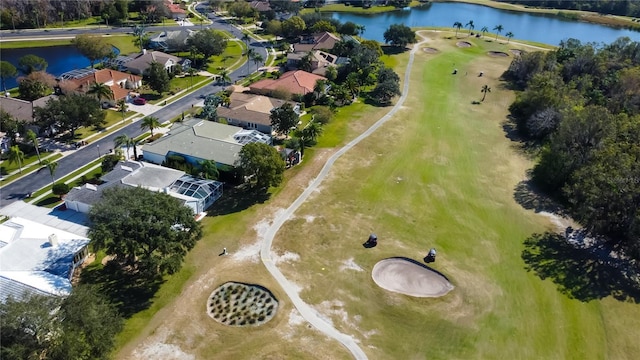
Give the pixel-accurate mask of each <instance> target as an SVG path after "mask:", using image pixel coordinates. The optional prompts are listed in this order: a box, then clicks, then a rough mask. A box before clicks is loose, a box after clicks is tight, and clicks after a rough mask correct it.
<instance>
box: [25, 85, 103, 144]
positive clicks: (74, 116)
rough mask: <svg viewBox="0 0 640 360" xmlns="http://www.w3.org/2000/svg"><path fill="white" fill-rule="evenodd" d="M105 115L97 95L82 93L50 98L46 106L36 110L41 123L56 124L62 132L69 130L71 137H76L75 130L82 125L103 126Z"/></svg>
mask: <svg viewBox="0 0 640 360" xmlns="http://www.w3.org/2000/svg"><path fill="white" fill-rule="evenodd" d="M105 116H106V114H105V112H104V111H102V108H101V107H100V102H98V100H97V99H96V98H95V97H93V96H89V95H81V94H70V95H65V96H60V97H58V98H57V99H49V101H47V104H46V105H45V106H44V107H37V108H35V111H34V117H35V119H36V121H37V122H38V124H39V125H41V126H44V127H47V126H56V127H57V128H58V129H60V131H62V132H64V131H69V132H70V136H71V138H75V131H76V130H77V129H79V128H80V127H83V126H85V127H88V126H96V127H98V126H101V125H102V124H104V119H105Z"/></svg>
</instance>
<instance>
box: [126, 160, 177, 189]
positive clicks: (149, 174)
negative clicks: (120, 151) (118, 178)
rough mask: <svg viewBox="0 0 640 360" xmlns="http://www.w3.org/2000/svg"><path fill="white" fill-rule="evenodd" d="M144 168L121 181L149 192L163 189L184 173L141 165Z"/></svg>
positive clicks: (155, 166)
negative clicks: (146, 189)
mask: <svg viewBox="0 0 640 360" xmlns="http://www.w3.org/2000/svg"><path fill="white" fill-rule="evenodd" d="M143 165H144V166H142V167H140V168H139V169H138V170H136V171H134V172H132V173H130V174H129V175H128V176H126V177H125V178H123V179H122V182H123V183H124V184H126V185H131V186H139V187H144V188H148V189H150V190H159V189H164V188H166V187H168V186H170V185H171V184H173V182H174V181H176V180H178V179H179V178H180V177H181V176H182V175H184V171H180V170H176V169H171V168H168V167H162V166H158V165H154V164H149V163H143Z"/></svg>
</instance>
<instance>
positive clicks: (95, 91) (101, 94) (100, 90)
mask: <svg viewBox="0 0 640 360" xmlns="http://www.w3.org/2000/svg"><path fill="white" fill-rule="evenodd" d="M87 94H90V95H95V97H96V98H97V99H98V101H100V102H102V99H113V90H111V87H109V85H106V84H105V83H99V82H94V83H93V84H91V86H90V87H89V90H88V91H87Z"/></svg>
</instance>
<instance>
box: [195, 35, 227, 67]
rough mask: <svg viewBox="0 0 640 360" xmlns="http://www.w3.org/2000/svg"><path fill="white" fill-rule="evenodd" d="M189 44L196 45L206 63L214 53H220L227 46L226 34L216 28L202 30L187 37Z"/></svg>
mask: <svg viewBox="0 0 640 360" xmlns="http://www.w3.org/2000/svg"><path fill="white" fill-rule="evenodd" d="M187 45H188V46H189V47H194V48H195V49H196V51H197V52H198V53H199V54H202V56H203V57H204V61H205V63H206V62H207V60H208V59H209V58H210V57H211V56H213V55H220V54H222V53H223V52H224V50H225V49H226V48H227V39H226V38H225V36H224V35H223V34H222V33H221V32H220V31H217V30H214V29H204V30H200V31H198V32H197V33H195V35H193V36H190V37H189V39H187Z"/></svg>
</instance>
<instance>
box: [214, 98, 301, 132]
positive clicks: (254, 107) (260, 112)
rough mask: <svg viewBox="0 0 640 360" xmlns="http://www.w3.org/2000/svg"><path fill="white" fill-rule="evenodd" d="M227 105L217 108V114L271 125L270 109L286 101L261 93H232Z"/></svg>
mask: <svg viewBox="0 0 640 360" xmlns="http://www.w3.org/2000/svg"><path fill="white" fill-rule="evenodd" d="M230 100H231V102H230V104H229V106H228V107H226V106H221V107H219V108H218V116H220V117H223V118H228V119H237V120H242V121H247V122H251V123H255V124H263V125H269V126H271V119H270V117H271V110H272V109H274V108H277V107H280V106H282V105H284V103H286V102H288V103H290V104H291V105H295V103H293V102H290V101H284V100H280V99H276V98H271V97H267V96H262V95H254V94H243V93H233V94H231V98H230Z"/></svg>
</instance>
